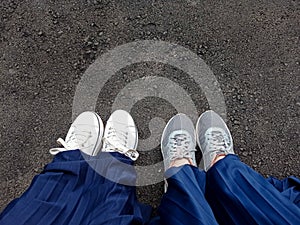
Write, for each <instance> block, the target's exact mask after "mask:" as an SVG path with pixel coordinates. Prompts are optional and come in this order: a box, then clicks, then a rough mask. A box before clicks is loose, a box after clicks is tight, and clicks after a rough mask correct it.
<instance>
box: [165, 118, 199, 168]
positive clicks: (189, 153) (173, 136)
mask: <svg viewBox="0 0 300 225" xmlns="http://www.w3.org/2000/svg"><path fill="white" fill-rule="evenodd" d="M195 147H196V138H195V128H194V125H193V122H192V121H191V120H190V118H189V117H187V116H186V115H185V114H182V113H180V114H177V115H175V116H174V117H172V118H171V119H170V120H169V122H168V123H167V125H166V127H165V129H164V131H163V134H162V138H161V150H162V155H163V158H164V166H165V171H166V170H167V169H169V168H170V165H171V162H172V161H174V160H176V159H181V158H186V159H191V164H193V165H194V166H196V159H195V151H196V149H195Z"/></svg>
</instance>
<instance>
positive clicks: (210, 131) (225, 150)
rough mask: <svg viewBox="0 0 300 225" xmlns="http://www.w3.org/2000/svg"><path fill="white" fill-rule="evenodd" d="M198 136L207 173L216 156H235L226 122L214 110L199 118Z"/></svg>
mask: <svg viewBox="0 0 300 225" xmlns="http://www.w3.org/2000/svg"><path fill="white" fill-rule="evenodd" d="M196 136H197V143H198V145H199V147H200V149H201V151H202V158H203V161H204V170H205V171H207V170H208V169H209V168H210V167H211V165H212V163H213V162H214V160H215V158H216V156H218V155H228V154H234V151H233V140H232V137H231V134H230V131H229V129H228V127H227V125H226V123H225V122H224V120H223V119H222V118H221V117H220V116H219V115H218V114H217V113H215V112H214V111H212V110H208V111H206V112H204V113H203V114H202V115H201V116H200V117H199V119H198V122H197V125H196Z"/></svg>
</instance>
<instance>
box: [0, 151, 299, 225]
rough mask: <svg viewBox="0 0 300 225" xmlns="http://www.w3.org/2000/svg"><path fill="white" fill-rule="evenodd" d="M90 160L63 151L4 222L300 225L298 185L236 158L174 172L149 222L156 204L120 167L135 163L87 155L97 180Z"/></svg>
mask: <svg viewBox="0 0 300 225" xmlns="http://www.w3.org/2000/svg"><path fill="white" fill-rule="evenodd" d="M109 154H112V155H113V156H114V157H110V155H109ZM86 158H87V156H86V157H83V156H82V154H81V153H80V152H79V151H78V150H76V151H67V152H62V153H59V154H58V155H57V156H56V157H55V158H54V160H53V162H51V163H50V164H48V165H47V166H46V167H45V169H44V171H43V172H42V173H41V174H39V175H37V176H36V177H35V178H34V179H33V181H32V184H31V185H30V187H29V188H28V189H27V191H26V192H25V193H24V194H23V195H22V196H21V197H20V198H17V199H15V200H14V201H12V202H11V203H10V204H9V205H8V206H7V207H6V208H5V209H4V211H3V212H2V213H1V214H0V224H1V225H2V224H3V225H22V224H29V225H31V224H32V225H38V224H41V225H48V224H49V225H50V224H55V225H64V224H70V225H77V224H78V225H79V224H80V225H84V224H101V225H106V224H122V225H123V224H124V225H127V224H133V225H139V224H149V225H150V224H151V225H168V224H170V225H179V224H188V225H194V224H195V225H197V224H242V225H244V224H280V225H282V224H295V225H299V224H300V180H299V179H297V178H296V177H289V178H287V179H285V180H282V181H280V180H277V179H275V178H270V179H265V178H263V177H262V176H261V175H260V174H258V173H257V172H255V171H254V170H252V169H251V168H249V167H248V166H247V165H245V164H244V163H242V162H241V161H240V160H239V158H238V157H237V156H236V155H228V156H227V157H225V158H224V159H222V160H220V161H218V162H217V163H216V164H215V165H214V166H213V167H212V168H211V169H210V170H209V171H208V172H207V173H205V172H204V171H202V170H199V169H198V168H196V167H193V166H189V165H185V166H182V167H178V168H171V169H169V170H168V171H167V172H166V174H165V175H166V177H168V190H167V192H166V193H165V194H164V196H163V197H162V200H161V204H160V206H159V208H158V214H159V216H158V217H156V218H152V219H150V215H151V207H149V206H146V205H143V204H141V203H139V202H138V200H137V198H136V189H135V187H134V184H135V181H136V173H135V171H134V168H133V167H126V168H127V169H126V170H124V166H123V165H122V164H124V163H125V164H128V165H132V161H131V160H130V159H128V158H127V157H125V156H123V155H120V154H118V153H100V154H99V155H98V156H97V157H90V158H89V159H88V161H89V164H91V163H93V165H94V167H95V166H96V167H97V171H101V173H100V174H101V175H100V174H99V173H97V172H95V170H94V169H92V168H91V167H90V166H89V164H88V163H87V161H86ZM105 177H114V179H113V180H114V181H116V182H112V181H110V180H108V179H107V178H105Z"/></svg>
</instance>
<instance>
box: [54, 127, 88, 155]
mask: <svg viewBox="0 0 300 225" xmlns="http://www.w3.org/2000/svg"><path fill="white" fill-rule="evenodd" d="M91 137H92V134H91V131H84V130H79V129H76V127H74V130H73V131H72V132H71V134H70V137H69V138H68V139H67V140H63V139H62V138H58V139H57V143H58V144H59V145H61V146H63V148H51V149H50V153H51V154H52V155H56V154H58V153H59V152H64V151H68V150H75V149H82V148H86V147H89V146H85V144H86V143H87V141H88V139H89V138H91Z"/></svg>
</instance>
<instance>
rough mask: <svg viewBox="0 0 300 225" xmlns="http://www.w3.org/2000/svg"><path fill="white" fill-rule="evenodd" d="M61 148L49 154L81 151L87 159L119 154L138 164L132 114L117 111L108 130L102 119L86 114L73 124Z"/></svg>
mask: <svg viewBox="0 0 300 225" xmlns="http://www.w3.org/2000/svg"><path fill="white" fill-rule="evenodd" d="M57 142H58V144H60V145H62V146H63V147H62V148H52V149H50V153H51V154H52V155H56V154H58V153H59V152H63V151H69V150H76V149H79V150H81V151H82V152H84V153H85V154H87V155H90V156H96V155H97V154H98V153H99V152H100V151H102V152H119V153H122V154H124V155H126V156H127V157H129V158H131V159H132V160H134V161H135V160H137V158H138V156H139V153H138V152H137V151H136V148H137V144H138V131H137V128H136V126H135V123H134V121H133V119H132V117H131V116H130V114H129V113H128V112H126V111H124V110H117V111H115V112H114V113H112V114H111V116H110V117H109V119H108V121H107V123H106V126H105V130H104V126H103V122H102V119H101V117H100V116H99V115H98V114H97V113H95V112H89V111H88V112H83V113H81V114H80V115H79V116H78V117H77V118H76V119H75V120H74V122H73V123H72V125H71V127H70V129H69V131H68V134H67V136H66V138H65V140H63V139H62V138H59V139H58V140H57Z"/></svg>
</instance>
